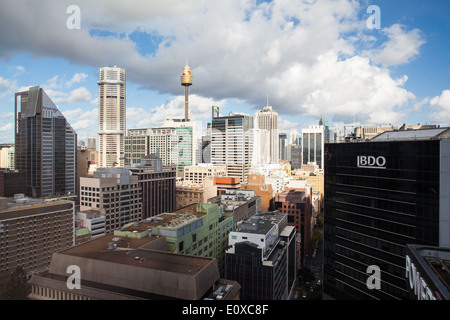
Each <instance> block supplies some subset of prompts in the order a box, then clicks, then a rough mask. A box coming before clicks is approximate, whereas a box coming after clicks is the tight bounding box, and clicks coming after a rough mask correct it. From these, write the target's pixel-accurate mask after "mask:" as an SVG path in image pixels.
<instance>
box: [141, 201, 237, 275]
mask: <svg viewBox="0 0 450 320" xmlns="http://www.w3.org/2000/svg"><path fill="white" fill-rule="evenodd" d="M141 224H142V226H143V227H144V229H149V230H151V234H153V235H156V236H158V235H159V236H165V237H166V241H167V245H168V248H169V251H170V252H176V253H183V254H191V255H197V256H203V257H212V258H215V259H217V264H218V267H219V270H220V272H221V274H222V273H223V271H224V267H225V250H226V249H227V246H228V234H229V232H230V231H231V230H232V227H233V218H232V217H228V216H225V215H224V213H223V211H222V210H220V208H219V206H218V205H217V204H213V203H198V204H192V205H189V206H187V207H183V208H180V209H178V210H175V211H174V212H171V213H162V214H160V215H157V216H155V217H151V218H148V219H146V220H144V221H142V222H141Z"/></svg>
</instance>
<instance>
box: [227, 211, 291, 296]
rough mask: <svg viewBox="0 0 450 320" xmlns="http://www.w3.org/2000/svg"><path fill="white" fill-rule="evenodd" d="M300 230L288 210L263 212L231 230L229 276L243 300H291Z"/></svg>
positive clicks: (228, 259)
mask: <svg viewBox="0 0 450 320" xmlns="http://www.w3.org/2000/svg"><path fill="white" fill-rule="evenodd" d="M295 238H296V231H295V228H294V227H290V226H287V219H286V214H281V213H277V212H276V211H275V212H265V213H264V212H263V213H259V214H257V215H254V216H252V217H251V218H250V219H249V220H247V221H243V222H240V223H239V227H238V228H237V229H236V230H235V231H233V232H231V233H230V235H229V245H230V248H229V249H228V250H227V253H226V272H225V277H226V278H227V279H230V280H235V281H237V282H238V283H239V284H240V285H241V294H240V296H241V299H243V300H288V299H289V297H290V295H291V293H292V292H293V288H294V286H295V281H296V273H297V265H296V241H295Z"/></svg>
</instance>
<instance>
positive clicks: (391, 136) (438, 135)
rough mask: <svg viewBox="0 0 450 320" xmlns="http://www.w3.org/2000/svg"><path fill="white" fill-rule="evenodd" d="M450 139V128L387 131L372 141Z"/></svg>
mask: <svg viewBox="0 0 450 320" xmlns="http://www.w3.org/2000/svg"><path fill="white" fill-rule="evenodd" d="M449 138H450V128H435V129H416V130H414V129H412V130H394V131H386V132H383V133H381V134H379V135H378V136H376V137H374V138H372V139H371V140H370V141H372V142H379V141H408V140H440V139H449Z"/></svg>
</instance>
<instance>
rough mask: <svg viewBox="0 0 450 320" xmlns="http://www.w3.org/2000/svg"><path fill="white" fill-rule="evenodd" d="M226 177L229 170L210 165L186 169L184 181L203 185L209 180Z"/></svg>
mask: <svg viewBox="0 0 450 320" xmlns="http://www.w3.org/2000/svg"><path fill="white" fill-rule="evenodd" d="M226 175H227V169H226V167H225V166H213V165H212V164H210V163H207V164H199V165H197V166H190V167H184V180H189V181H192V182H193V183H203V181H205V179H207V178H214V177H225V176H226Z"/></svg>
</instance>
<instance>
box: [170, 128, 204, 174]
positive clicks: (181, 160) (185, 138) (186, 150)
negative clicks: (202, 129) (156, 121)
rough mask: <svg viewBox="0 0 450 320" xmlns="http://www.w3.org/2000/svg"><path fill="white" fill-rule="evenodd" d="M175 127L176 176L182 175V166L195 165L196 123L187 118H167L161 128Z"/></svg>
mask: <svg viewBox="0 0 450 320" xmlns="http://www.w3.org/2000/svg"><path fill="white" fill-rule="evenodd" d="M167 128H175V133H176V136H177V144H176V149H174V150H172V151H174V152H176V159H177V162H176V165H177V171H178V176H180V177H182V176H183V171H184V167H186V166H193V165H195V160H196V159H195V155H196V141H197V139H196V134H197V133H196V125H195V122H193V121H190V120H189V119H187V120H186V119H167V120H165V121H164V122H163V125H162V127H161V129H167Z"/></svg>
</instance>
